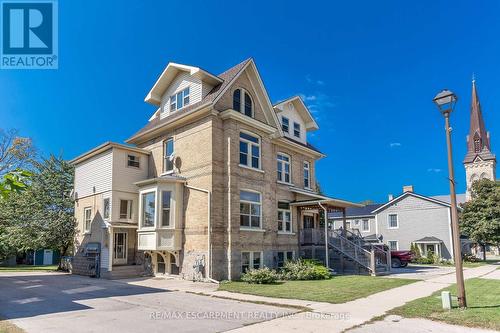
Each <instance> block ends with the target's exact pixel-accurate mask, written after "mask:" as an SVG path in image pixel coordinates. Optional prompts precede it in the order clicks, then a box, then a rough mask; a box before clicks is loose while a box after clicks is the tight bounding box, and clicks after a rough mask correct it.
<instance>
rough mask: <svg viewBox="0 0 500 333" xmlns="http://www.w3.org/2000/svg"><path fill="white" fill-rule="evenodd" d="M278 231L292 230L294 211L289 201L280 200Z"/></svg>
mask: <svg viewBox="0 0 500 333" xmlns="http://www.w3.org/2000/svg"><path fill="white" fill-rule="evenodd" d="M278 231H281V232H292V211H291V210H290V203H288V202H282V201H279V202H278Z"/></svg>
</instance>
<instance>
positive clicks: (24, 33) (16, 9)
mask: <svg viewBox="0 0 500 333" xmlns="http://www.w3.org/2000/svg"><path fill="white" fill-rule="evenodd" d="M1 18H2V22H1V25H0V26H1V29H2V31H1V38H2V42H1V53H0V68H2V69H57V67H58V57H57V51H58V45H57V42H58V41H57V2H56V0H41V1H34V0H31V1H25V0H4V1H2V2H1Z"/></svg>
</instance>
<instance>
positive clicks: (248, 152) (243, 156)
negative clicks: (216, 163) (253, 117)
mask: <svg viewBox="0 0 500 333" xmlns="http://www.w3.org/2000/svg"><path fill="white" fill-rule="evenodd" d="M240 165H244V166H247V167H249V168H254V169H260V138H259V137H257V136H253V135H251V134H247V133H245V132H240Z"/></svg>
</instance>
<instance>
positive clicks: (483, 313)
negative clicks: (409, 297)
mask: <svg viewBox="0 0 500 333" xmlns="http://www.w3.org/2000/svg"><path fill="white" fill-rule="evenodd" d="M443 290H450V291H451V294H452V295H456V294H457V293H456V285H453V286H451V287H450V288H445V289H443ZM443 290H440V291H438V292H436V293H434V294H433V295H431V296H429V297H425V298H420V299H417V300H414V301H412V302H409V303H407V304H405V305H403V306H401V307H399V308H396V309H393V310H391V311H389V313H390V314H396V315H400V316H402V317H407V318H412V317H413V318H415V317H421V318H427V319H432V320H439V321H444V322H447V323H449V324H455V325H461V326H470V327H482V328H487V329H493V330H500V280H492V279H480V278H476V279H470V280H466V282H465V292H466V297H467V306H468V308H467V309H466V310H460V309H459V308H457V307H455V308H453V309H452V310H451V311H449V310H443V309H442V307H441V298H440V295H441V291H443ZM454 306H456V301H454Z"/></svg>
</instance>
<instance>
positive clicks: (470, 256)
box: [462, 253, 480, 262]
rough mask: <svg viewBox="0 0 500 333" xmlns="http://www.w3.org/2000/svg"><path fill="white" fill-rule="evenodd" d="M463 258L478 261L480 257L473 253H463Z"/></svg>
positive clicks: (466, 260)
mask: <svg viewBox="0 0 500 333" xmlns="http://www.w3.org/2000/svg"><path fill="white" fill-rule="evenodd" d="M462 260H463V261H465V262H478V261H480V259H479V258H478V257H476V256H475V255H473V254H472V253H463V254H462Z"/></svg>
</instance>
